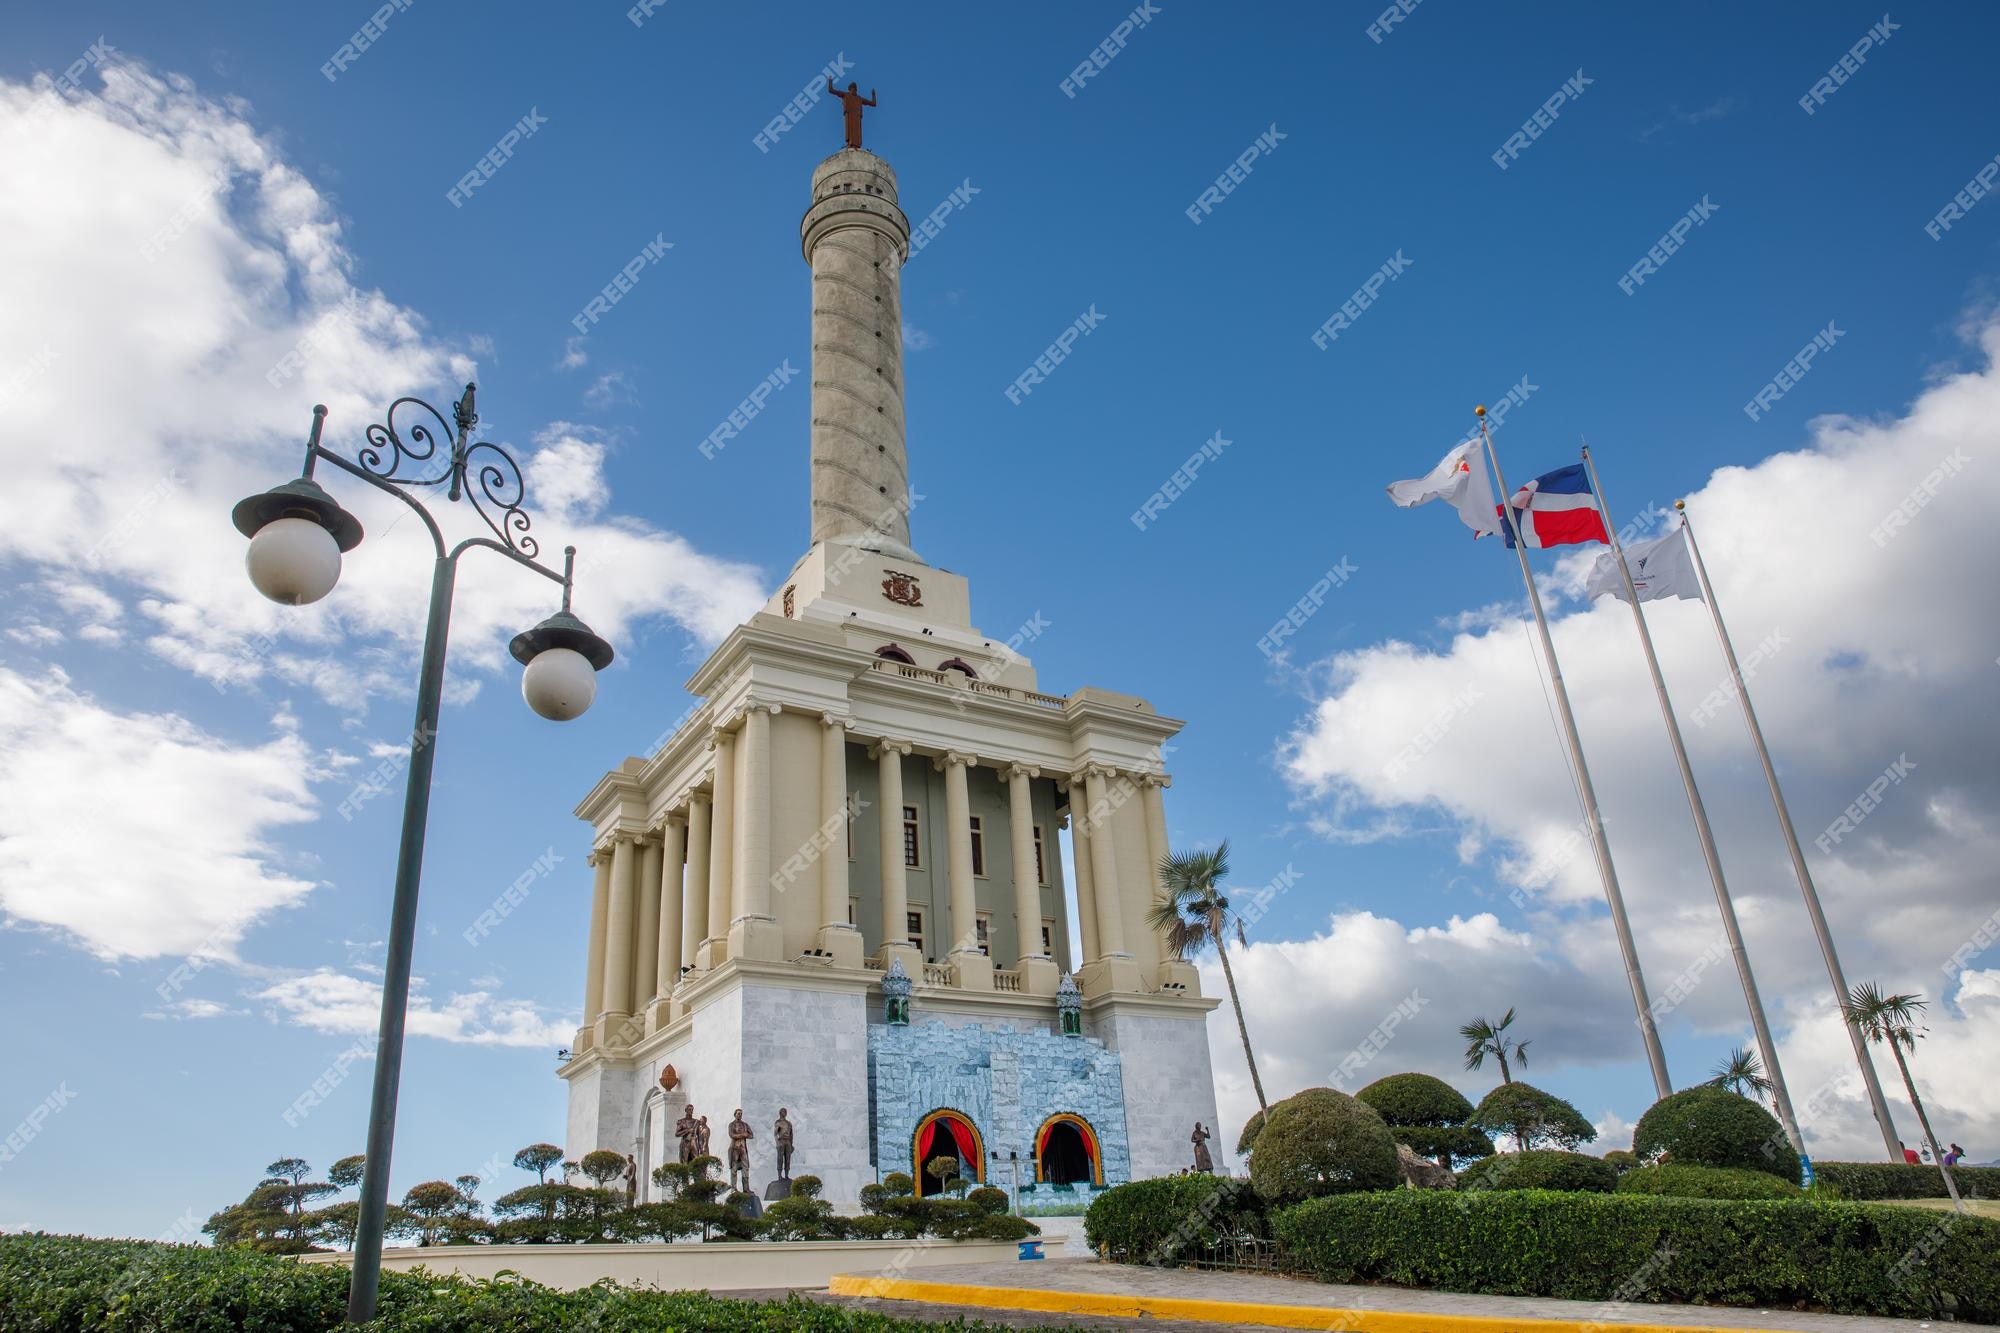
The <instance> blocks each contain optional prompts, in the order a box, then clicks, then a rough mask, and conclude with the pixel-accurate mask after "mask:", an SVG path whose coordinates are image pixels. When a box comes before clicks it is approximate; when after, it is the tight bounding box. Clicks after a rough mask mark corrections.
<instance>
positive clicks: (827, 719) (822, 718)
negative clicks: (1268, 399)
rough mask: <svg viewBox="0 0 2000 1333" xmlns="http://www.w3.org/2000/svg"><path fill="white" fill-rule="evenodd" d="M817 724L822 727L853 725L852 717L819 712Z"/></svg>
mask: <svg viewBox="0 0 2000 1333" xmlns="http://www.w3.org/2000/svg"><path fill="white" fill-rule="evenodd" d="M819 724H820V725H821V726H822V727H851V726H853V725H854V719H853V718H851V717H843V716H841V715H840V714H839V713H821V714H820V715H819Z"/></svg>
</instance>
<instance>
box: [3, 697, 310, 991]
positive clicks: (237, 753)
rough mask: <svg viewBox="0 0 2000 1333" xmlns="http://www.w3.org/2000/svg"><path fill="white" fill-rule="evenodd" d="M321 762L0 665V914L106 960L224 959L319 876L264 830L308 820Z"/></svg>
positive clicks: (277, 743) (284, 738)
mask: <svg viewBox="0 0 2000 1333" xmlns="http://www.w3.org/2000/svg"><path fill="white" fill-rule="evenodd" d="M315 771H316V770H315V765H314V760H313V756H312V754H311V753H310V752H309V751H308V749H307V747H306V745H305V744H304V742H302V741H301V740H300V739H299V738H298V737H297V736H296V735H294V734H292V733H290V732H288V731H284V730H282V729H281V730H280V731H279V733H278V734H277V735H276V736H275V737H274V738H273V739H271V740H269V741H267V742H265V743H264V744H262V745H258V746H234V745H231V744H229V743H227V742H225V741H222V740H219V739H217V738H216V737H214V736H210V735H208V734H206V733H204V732H202V731H201V730H199V729H198V728H196V727H195V726H193V725H192V724H191V723H189V722H187V721H186V720H185V719H183V718H179V717H174V716H171V715H160V714H148V713H117V712H113V711H111V710H109V709H107V708H105V707H103V706H101V705H99V704H98V703H96V702H95V701H94V700H92V699H91V698H89V697H88V696H86V695H83V694H80V693H78V692H77V691H76V690H74V689H73V688H72V687H71V686H70V683H69V681H68V679H67V677H65V676H63V675H62V674H61V673H60V672H55V673H51V674H49V675H47V676H44V677H41V678H30V677H27V676H23V675H20V674H18V673H16V672H13V671H10V670H8V669H6V668H5V667H0V911H4V912H5V914H6V917H7V920H8V922H9V924H10V925H13V926H15V927H17V928H22V927H42V928H53V929H55V930H58V931H61V932H63V933H64V934H66V935H68V936H70V937H71V938H73V939H74V940H76V942H77V943H78V944H80V945H81V946H82V947H83V948H85V949H87V950H89V951H90V952H91V953H93V954H95V955H97V956H98V957H99V958H104V959H118V958H160V957H166V956H171V955H175V954H189V955H196V954H198V955H201V956H204V957H214V958H231V957H233V956H234V953H235V946H236V944H237V943H238V942H239V941H240V940H241V939H242V938H243V935H244V933H245V932H246V931H247V930H249V929H250V928H251V926H253V925H254V924H255V923H256V922H258V921H259V920H261V919H263V918H264V917H266V916H268V915H270V914H271V913H273V912H275V911H277V910H279V909H281V908H285V907H290V906H294V905H296V904H297V903H298V902H300V901H301V900H302V899H303V898H304V897H305V896H306V894H307V893H309V892H310V891H311V889H312V887H313V886H312V885H311V883H309V882H308V881H306V880H303V879H300V878H298V877H297V876H295V875H292V874H289V873H287V872H286V871H285V870H284V869H283V868H282V867H281V866H280V865H279V864H278V863H277V858H276V856H275V854H274V853H273V851H272V849H271V847H270V840H271V838H272V835H273V834H274V833H275V832H276V831H277V830H279V829H281V828H282V827H284V826H285V825H287V824H294V823H298V822H301V821H303V820H309V819H311V818H312V817H313V811H314V802H313V800H312V797H311V795H310V792H309V790H308V783H309V782H310V781H311V780H312V778H313V777H314V775H315Z"/></svg>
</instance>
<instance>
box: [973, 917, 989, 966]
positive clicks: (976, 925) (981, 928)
mask: <svg viewBox="0 0 2000 1333" xmlns="http://www.w3.org/2000/svg"><path fill="white" fill-rule="evenodd" d="M972 939H973V942H974V943H975V944H977V945H978V946H979V952H981V953H983V954H986V955H988V956H991V954H992V953H993V913H991V912H981V913H980V914H979V915H978V916H976V917H974V918H973V921H972Z"/></svg>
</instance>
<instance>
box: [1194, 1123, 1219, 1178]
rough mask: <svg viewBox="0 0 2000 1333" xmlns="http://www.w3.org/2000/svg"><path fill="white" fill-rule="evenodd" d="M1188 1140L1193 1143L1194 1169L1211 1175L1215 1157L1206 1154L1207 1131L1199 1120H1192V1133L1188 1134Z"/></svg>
mask: <svg viewBox="0 0 2000 1333" xmlns="http://www.w3.org/2000/svg"><path fill="white" fill-rule="evenodd" d="M1188 1140H1189V1141H1190V1142H1192V1143H1193V1144H1194V1169H1195V1170H1197V1171H1199V1172H1201V1173H1202V1174H1204V1175H1212V1174H1213V1173H1214V1171H1215V1159H1214V1158H1212V1157H1210V1156H1209V1155H1208V1140H1209V1133H1208V1131H1207V1130H1205V1129H1203V1128H1202V1127H1201V1121H1199V1120H1197V1121H1195V1122H1194V1133H1192V1134H1190V1135H1188Z"/></svg>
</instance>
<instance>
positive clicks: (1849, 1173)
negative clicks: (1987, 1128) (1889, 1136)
mask: <svg viewBox="0 0 2000 1333" xmlns="http://www.w3.org/2000/svg"><path fill="white" fill-rule="evenodd" d="M1813 1176H1814V1177H1815V1178H1816V1179H1817V1180H1818V1181H1819V1182H1820V1183H1821V1184H1825V1185H1830V1186H1832V1187H1833V1188H1834V1189H1835V1190H1837V1191H1838V1192H1839V1194H1840V1197H1841V1198H1843V1199H1854V1200H1863V1199H1942V1198H1945V1197H1947V1195H1946V1194H1945V1188H1944V1177H1943V1176H1942V1175H1940V1174H1939V1173H1938V1169H1937V1168H1936V1167H1934V1166H1911V1165H1910V1164H1909V1163H1908V1162H1814V1163H1813ZM1951 1178H1952V1179H1953V1180H1955V1181H1957V1182H1958V1192H1959V1193H1960V1194H1962V1195H1964V1196H1965V1197H1966V1198H1968V1199H2000V1166H1955V1167H1953V1168H1952V1169H1951Z"/></svg>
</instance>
